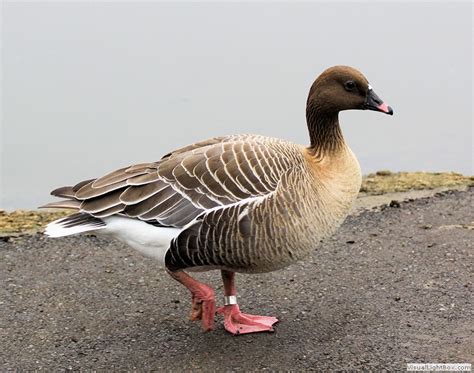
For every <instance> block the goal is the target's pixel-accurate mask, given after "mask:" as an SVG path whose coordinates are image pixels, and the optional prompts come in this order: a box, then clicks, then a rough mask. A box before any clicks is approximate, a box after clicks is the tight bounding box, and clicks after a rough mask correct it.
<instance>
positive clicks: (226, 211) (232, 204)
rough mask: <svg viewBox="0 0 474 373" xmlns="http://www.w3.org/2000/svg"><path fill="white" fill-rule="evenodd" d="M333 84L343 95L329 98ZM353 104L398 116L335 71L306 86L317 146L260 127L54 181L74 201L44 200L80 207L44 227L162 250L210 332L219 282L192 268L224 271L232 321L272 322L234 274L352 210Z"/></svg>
mask: <svg viewBox="0 0 474 373" xmlns="http://www.w3.org/2000/svg"><path fill="white" fill-rule="evenodd" d="M347 82H352V83H353V84H354V85H355V86H356V88H357V90H358V92H353V88H350V87H348V85H350V86H351V87H352V84H349V83H347ZM338 85H341V86H342V87H343V90H342V91H341V89H339V88H340V87H338ZM336 87H337V88H338V90H337V91H336V92H332V94H333V95H334V101H336V103H334V102H332V101H330V100H328V97H326V96H328V93H327V92H330V91H331V89H333V90H334V89H335V88H336ZM344 95H345V96H346V97H345V100H341V98H340V96H344ZM330 96H331V95H329V97H330ZM337 100H339V101H340V102H339V103H337ZM351 100H352V101H351ZM359 101H360V102H359ZM344 105H346V106H348V107H347V108H368V109H372V110H378V111H382V112H386V113H389V114H391V109H390V108H389V107H388V106H387V105H386V104H384V103H383V102H382V101H381V100H380V99H379V98H378V96H376V95H375V94H374V93H373V91H372V88H371V87H370V85H368V82H367V80H366V79H365V78H364V77H363V75H362V74H360V73H359V72H358V71H357V70H355V69H352V68H349V67H341V66H338V67H334V68H331V69H328V70H326V71H325V72H324V73H323V74H322V75H321V76H320V77H319V78H318V79H317V80H316V81H315V83H314V84H313V87H312V88H311V90H310V94H309V96H308V103H307V121H308V128H309V133H310V140H311V144H310V146H309V147H306V146H302V145H297V144H293V143H290V142H288V141H284V140H280V139H275V138H271V137H264V136H257V135H234V136H224V137H216V138H212V139H209V140H205V141H202V142H198V143H195V144H192V145H189V146H186V147H183V148H181V149H178V150H176V151H174V152H171V153H169V154H167V155H165V156H164V157H163V158H162V159H160V160H159V161H156V162H152V163H143V164H138V165H132V166H129V167H125V168H122V169H120V170H117V171H114V172H112V173H110V174H108V175H105V176H103V177H100V178H97V179H91V180H87V181H84V182H81V183H79V184H76V185H75V186H71V187H62V188H59V189H56V190H54V191H53V192H52V194H53V195H55V196H59V197H63V198H65V200H63V201H59V202H53V203H51V204H48V205H46V206H44V207H63V208H64V207H66V208H72V209H76V210H78V211H79V212H78V213H76V214H74V215H71V216H69V217H66V218H63V219H59V220H57V221H55V222H52V223H50V224H49V225H48V226H47V228H46V231H45V233H46V234H47V235H49V236H52V237H60V236H65V235H69V234H75V233H80V232H85V231H97V233H103V234H110V235H112V236H114V237H116V238H118V239H119V240H121V241H123V242H125V243H127V244H128V245H130V246H131V247H133V248H135V249H137V250H138V251H140V252H141V253H143V254H145V255H148V256H151V257H153V258H156V259H157V260H159V261H160V262H161V263H162V264H163V265H164V266H165V267H166V269H167V271H168V272H169V273H170V274H171V275H172V276H173V277H174V278H175V279H177V280H178V281H179V282H181V283H183V284H184V285H185V286H187V287H188V288H189V289H190V291H191V293H192V295H193V312H194V313H195V314H194V316H195V317H196V318H198V319H202V320H203V321H202V322H203V327H204V329H206V330H208V329H212V325H213V324H212V320H213V313H212V312H213V309H209V307H211V308H212V307H213V304H214V303H213V302H214V300H213V291H212V289H211V290H209V288H208V287H207V286H206V285H204V284H201V283H199V282H197V281H196V280H194V279H193V278H192V277H190V276H189V275H187V274H186V273H185V272H184V270H190V271H202V270H210V269H220V270H221V271H222V274H223V279H224V285H225V286H224V288H225V293H226V294H225V296H226V297H227V298H226V305H225V306H224V307H223V308H222V309H221V311H222V313H224V316H225V320H226V321H225V325H226V329H227V330H229V331H230V332H232V333H233V334H236V333H245V332H255V331H264V330H271V328H272V325H273V323H274V322H275V321H276V319H274V318H265V317H261V316H252V315H246V316H245V315H244V314H242V313H240V311H239V310H238V306H237V304H236V303H235V302H233V299H234V298H232V301H231V300H229V299H231V297H234V296H235V294H233V293H235V287H234V285H233V274H234V273H235V272H242V273H259V272H268V271H274V270H277V269H280V268H284V267H286V266H288V265H290V264H291V263H294V262H295V261H297V260H301V259H304V258H305V257H306V256H307V255H309V254H310V253H311V252H312V251H313V250H314V249H315V248H316V246H317V245H318V244H319V243H320V241H321V240H323V239H325V238H327V237H329V236H330V235H331V234H333V233H334V231H335V230H336V229H337V227H338V226H339V225H340V224H341V223H342V222H343V221H344V219H345V217H346V216H347V215H348V213H349V211H350V209H351V207H352V204H353V202H354V200H355V199H356V197H357V194H358V191H359V189H360V184H361V172H360V167H359V163H358V161H357V159H356V157H355V155H354V154H353V152H352V151H351V149H350V148H349V147H348V146H347V144H346V142H345V140H344V138H343V136H342V132H341V130H340V126H339V121H338V115H337V114H338V112H339V111H340V110H344V109H346V107H345V106H344ZM356 105H359V106H356ZM370 105H372V106H370ZM209 294H211V295H209ZM229 297H230V298H229ZM236 307H237V308H236ZM211 314H212V315H211ZM242 315H244V316H245V317H244V316H242ZM251 316H252V317H253V318H252V317H251ZM242 317H244V319H245V320H244V321H242V320H243V319H242ZM255 318H258V319H255ZM249 320H250V321H249Z"/></svg>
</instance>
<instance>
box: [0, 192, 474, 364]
mask: <svg viewBox="0 0 474 373" xmlns="http://www.w3.org/2000/svg"><path fill="white" fill-rule="evenodd" d="M473 194H474V191H473V189H471V190H470V191H466V192H452V193H445V194H442V195H437V196H435V197H432V198H427V199H419V200H416V201H411V202H406V203H401V204H400V205H399V207H397V206H398V204H396V203H395V204H392V205H393V206H392V207H388V206H387V207H385V208H381V209H380V208H378V209H376V210H371V211H366V212H363V213H361V214H360V215H358V216H351V217H350V218H348V219H347V221H346V223H345V224H344V225H343V227H342V228H341V229H340V230H339V232H338V234H337V235H336V236H335V237H334V238H332V239H331V240H328V242H326V243H325V245H324V246H323V247H321V248H320V249H318V250H317V251H315V252H314V254H313V255H312V256H311V257H310V258H309V259H308V260H307V261H306V262H305V263H301V264H297V265H294V266H292V267H290V268H288V269H286V270H283V271H279V272H275V273H270V274H265V275H248V276H244V275H241V276H239V277H238V282H239V284H238V285H239V292H240V303H241V308H242V309H243V310H244V311H248V312H250V313H252V312H253V313H262V314H269V315H275V316H278V317H279V318H280V320H281V322H280V323H279V324H277V326H276V331H275V333H273V334H258V335H247V336H239V337H232V336H230V335H228V334H226V332H225V331H224V330H223V328H222V325H221V324H220V322H221V319H218V323H217V329H216V330H215V331H214V332H212V333H202V332H201V331H200V329H199V325H198V324H195V323H192V322H190V321H188V320H187V315H188V312H189V306H190V304H189V301H190V299H189V296H188V294H187V291H186V289H184V288H182V287H181V286H180V285H178V284H177V283H175V282H174V281H173V280H172V279H171V278H169V277H168V275H167V274H165V273H164V272H163V271H162V270H160V269H159V268H158V267H157V266H156V265H155V263H154V262H153V261H152V260H149V259H146V258H143V257H141V256H140V255H138V254H135V253H134V252H133V251H131V250H129V249H127V248H125V247H123V246H121V245H119V244H116V243H114V242H111V241H107V240H103V239H98V238H95V237H72V238H65V239H57V240H52V239H45V238H44V237H42V236H41V235H35V236H30V237H23V238H19V239H11V240H9V241H8V242H0V276H1V278H2V281H1V284H0V297H1V298H0V369H15V368H19V369H40V368H43V369H45V370H53V369H54V370H57V369H79V368H83V369H89V368H93V369H101V368H108V369H116V370H118V369H121V370H130V369H138V370H150V369H168V370H183V369H187V370H190V369H196V370H198V369H200V370H224V369H225V370H236V371H238V370H249V369H293V370H297V369H362V368H373V369H377V370H379V369H382V368H387V369H390V370H405V369H406V363H407V362H471V363H472V362H474V361H473V356H474V354H473V346H474V339H473V323H472V320H473V309H474V307H473V300H472V284H470V281H471V280H472V278H470V274H472V269H473V260H472V255H473V250H472V243H473V241H474V240H473V238H474V237H473V236H474V230H472V228H473V226H472V224H473V223H472V221H473V220H474V217H473V215H472V212H473V204H472V198H473ZM198 277H199V278H201V279H203V280H205V281H206V282H208V283H210V284H213V285H215V286H216V287H217V292H218V293H219V292H221V291H222V288H221V286H220V282H219V274H218V273H210V274H209V273H204V274H200V275H198Z"/></svg>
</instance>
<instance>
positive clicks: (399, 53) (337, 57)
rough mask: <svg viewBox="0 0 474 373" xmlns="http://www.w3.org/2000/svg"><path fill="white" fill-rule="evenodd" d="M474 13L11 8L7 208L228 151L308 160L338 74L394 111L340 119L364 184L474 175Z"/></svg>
mask: <svg viewBox="0 0 474 373" xmlns="http://www.w3.org/2000/svg"><path fill="white" fill-rule="evenodd" d="M471 8H472V4H471V3H468V2H466V3H448V2H446V3H415V4H411V3H403V2H400V3H375V2H365V3H335V2H333V3H324V2H319V3H298V4H291V3H259V4H249V3H234V4H211V3H207V4H206V3H201V4H200V3H188V4H184V3H179V4H171V3H151V2H149V3H139V4H137V3H131V2H130V3H82V4H81V3H70V4H67V3H59V2H56V3H49V4H48V3H44V4H41V3H20V4H14V3H6V4H4V5H3V20H2V21H3V38H2V42H3V59H2V72H3V83H2V87H3V97H2V104H3V112H2V113H3V121H2V139H1V147H2V149H1V150H2V152H1V155H2V163H1V165H2V169H1V171H2V172H1V178H2V179H1V201H0V207H1V208H5V209H13V208H34V207H36V206H38V205H41V204H43V203H45V202H48V201H50V200H51V199H50V197H49V196H48V194H49V191H50V190H51V189H53V188H55V187H57V186H62V185H70V184H74V183H75V182H77V181H80V180H82V179H86V178H91V177H96V176H100V175H102V174H104V173H106V172H109V171H111V170H113V169H115V168H118V167H121V166H124V165H128V164H131V163H134V162H143V161H153V160H157V159H159V158H160V157H161V155H162V154H165V153H167V152H168V151H170V150H172V149H174V148H176V147H179V146H182V145H185V144H187V143H192V142H195V141H197V140H200V139H205V138H208V137H212V136H216V135H225V134H231V133H259V134H266V135H270V136H275V137H281V138H285V139H289V140H292V141H295V142H298V143H302V144H307V142H308V138H307V132H306V125H305V112H304V108H305V100H306V95H307V92H308V89H309V87H310V85H311V83H312V81H313V80H314V78H315V77H316V76H317V75H318V74H319V73H320V72H321V71H322V70H324V69H325V68H326V67H329V66H332V65H335V64H348V65H352V66H355V67H358V68H359V69H360V70H361V71H363V72H364V74H365V75H366V76H367V77H368V79H369V81H370V82H371V85H372V86H373V87H374V89H375V91H376V92H377V93H378V95H379V96H380V97H382V98H383V99H385V100H386V101H387V102H388V103H389V104H390V105H391V106H392V107H393V108H394V110H395V115H394V116H393V117H390V116H386V115H383V114H379V113H375V112H357V111H352V112H346V113H343V114H342V115H341V123H342V127H343V130H344V134H345V136H346V139H347V141H348V143H349V144H350V146H351V147H352V149H353V150H354V152H355V153H356V154H357V156H358V158H359V161H360V163H361V166H362V170H363V172H364V173H368V172H371V171H375V170H378V169H391V170H393V171H397V170H407V171H415V170H425V171H451V170H452V171H458V172H462V173H465V174H472V173H473V158H472V35H471V28H472V20H471V14H472V13H471V10H472V9H471ZM401 25H403V27H401Z"/></svg>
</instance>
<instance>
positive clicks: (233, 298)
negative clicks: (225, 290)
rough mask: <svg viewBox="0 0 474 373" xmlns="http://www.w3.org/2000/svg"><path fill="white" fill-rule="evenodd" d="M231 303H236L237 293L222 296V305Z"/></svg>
mask: <svg viewBox="0 0 474 373" xmlns="http://www.w3.org/2000/svg"><path fill="white" fill-rule="evenodd" d="M232 304H237V295H226V296H224V306H230V305H232Z"/></svg>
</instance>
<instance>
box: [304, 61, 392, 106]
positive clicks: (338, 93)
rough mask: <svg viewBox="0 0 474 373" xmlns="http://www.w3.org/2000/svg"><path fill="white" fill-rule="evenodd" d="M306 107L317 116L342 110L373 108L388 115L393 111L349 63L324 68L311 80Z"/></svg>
mask: <svg viewBox="0 0 474 373" xmlns="http://www.w3.org/2000/svg"><path fill="white" fill-rule="evenodd" d="M307 110H308V111H310V112H312V111H317V112H318V113H319V114H321V115H324V114H326V115H331V114H337V113H339V112H340V111H343V110H375V111H380V112H382V113H385V114H389V115H392V114H393V110H392V108H391V107H390V106H388V105H387V104H386V103H385V102H384V101H383V100H381V99H380V97H379V96H377V94H376V93H375V92H374V90H373V89H372V87H371V86H370V84H369V82H368V81H367V79H366V78H365V76H364V75H363V74H362V73H361V72H360V71H358V70H356V69H354V68H353V67H349V66H334V67H330V68H328V69H327V70H325V71H324V72H323V73H322V74H321V75H320V76H319V77H318V78H317V79H316V80H315V82H314V83H313V85H312V86H311V89H310V91H309V95H308V101H307Z"/></svg>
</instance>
